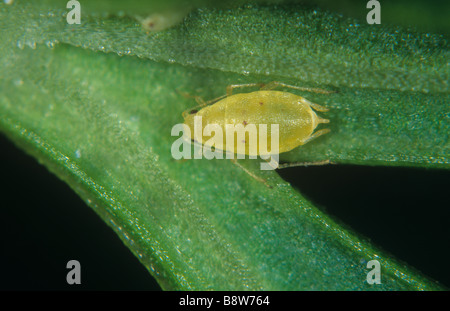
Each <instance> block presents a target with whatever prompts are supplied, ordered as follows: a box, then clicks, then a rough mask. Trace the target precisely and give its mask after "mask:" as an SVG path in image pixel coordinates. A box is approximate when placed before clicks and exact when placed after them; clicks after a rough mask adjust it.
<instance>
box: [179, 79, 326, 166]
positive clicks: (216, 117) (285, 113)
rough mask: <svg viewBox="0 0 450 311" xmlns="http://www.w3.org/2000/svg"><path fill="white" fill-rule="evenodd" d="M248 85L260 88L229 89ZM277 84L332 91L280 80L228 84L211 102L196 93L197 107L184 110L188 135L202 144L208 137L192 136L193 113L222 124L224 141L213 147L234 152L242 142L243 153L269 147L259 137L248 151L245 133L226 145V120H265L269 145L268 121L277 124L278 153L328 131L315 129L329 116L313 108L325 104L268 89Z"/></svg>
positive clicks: (324, 109) (249, 153)
mask: <svg viewBox="0 0 450 311" xmlns="http://www.w3.org/2000/svg"><path fill="white" fill-rule="evenodd" d="M251 86H260V87H261V89H260V90H259V91H255V92H251V93H239V94H234V95H233V94H232V91H233V89H235V88H241V87H251ZM277 86H282V87H288V88H293V89H297V90H302V91H310V92H316V93H322V94H328V93H332V92H331V91H325V90H321V89H312V88H301V87H296V86H292V85H287V84H284V83H280V82H271V83H269V84H267V85H263V84H241V85H231V86H229V87H228V88H227V95H225V96H222V97H219V98H217V99H214V100H212V101H210V102H207V103H205V102H203V101H202V100H201V99H200V98H199V97H196V99H197V101H198V102H199V104H200V106H199V107H198V108H199V109H196V108H194V109H190V110H187V111H185V112H184V113H183V117H184V120H185V124H186V125H187V126H188V127H189V129H190V133H191V136H192V137H191V139H193V140H195V141H197V142H199V143H202V144H208V141H209V139H210V136H202V137H201V138H200V139H196V137H194V132H195V129H194V117H196V116H201V117H202V126H203V127H205V126H207V125H209V124H218V125H219V126H220V127H221V129H222V131H223V133H224V138H223V141H220V140H219V141H218V142H217V141H216V142H215V145H214V148H215V149H219V150H224V151H228V152H232V153H236V150H237V145H238V144H245V154H246V155H265V154H264V152H261V151H260V150H261V149H262V150H268V153H270V148H267V146H264V148H260V147H261V146H260V140H259V139H257V142H258V148H255V149H253V150H256V154H255V152H251V148H249V146H248V143H249V139H247V138H248V137H247V138H246V139H245V140H242V141H237V140H236V141H235V145H234V148H231V149H230V148H227V147H229V146H227V145H226V144H225V137H226V126H225V125H226V124H232V125H233V124H234V125H238V124H242V125H243V126H248V125H251V124H255V125H258V124H267V132H268V133H267V145H268V146H270V145H271V142H270V137H271V136H270V129H271V125H272V124H278V127H279V130H278V133H279V141H278V145H279V149H278V150H279V153H283V152H287V151H290V150H292V149H294V148H296V147H298V146H301V145H304V144H306V143H308V142H310V141H311V140H313V139H315V138H317V137H319V136H321V135H323V134H326V133H328V132H329V131H330V130H329V129H321V130H318V131H316V132H314V130H315V129H316V127H317V126H318V125H319V124H321V123H328V122H329V120H327V119H323V118H321V117H319V116H318V115H317V114H316V113H315V111H314V110H316V111H321V112H325V111H328V109H327V108H325V107H322V106H320V105H317V104H314V103H312V102H310V101H308V100H307V99H305V98H303V97H302V96H299V95H295V94H292V93H289V92H282V91H274V90H271V89H273V88H275V87H277ZM201 107H203V108H201ZM200 108H201V109H200ZM313 109H314V110H313ZM258 135H259V134H258ZM200 140H201V141H200ZM322 164H323V163H322Z"/></svg>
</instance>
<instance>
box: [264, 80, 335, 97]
mask: <svg viewBox="0 0 450 311" xmlns="http://www.w3.org/2000/svg"><path fill="white" fill-rule="evenodd" d="M276 87H287V88H291V89H294V90H299V91H307V92H313V93H319V94H331V93H336V92H335V91H327V90H323V89H316V88H310V87H300V86H295V85H290V84H286V83H283V82H278V81H272V82H270V83H268V84H266V85H264V86H263V87H261V90H272V89H274V88H276Z"/></svg>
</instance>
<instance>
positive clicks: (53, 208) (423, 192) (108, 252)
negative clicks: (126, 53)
mask: <svg viewBox="0 0 450 311" xmlns="http://www.w3.org/2000/svg"><path fill="white" fill-rule="evenodd" d="M0 151H1V152H0V170H1V187H0V195H1V200H0V202H1V203H0V204H1V207H0V245H1V256H0V290H94V289H98V290H159V289H160V288H159V286H158V285H157V283H156V282H155V281H154V280H153V278H152V277H151V276H150V274H149V273H148V272H147V270H146V269H145V268H144V266H143V265H141V264H140V263H139V261H138V260H137V258H136V257H135V256H134V255H133V254H132V253H131V252H130V251H129V250H128V249H127V248H126V247H125V246H124V245H123V243H122V241H120V239H119V238H118V237H117V236H116V235H115V233H114V232H113V231H112V229H110V228H109V227H108V226H107V225H106V224H105V223H103V221H102V220H101V219H100V217H98V216H97V215H96V214H95V213H94V211H93V210H92V209H91V208H89V207H88V206H87V205H86V204H85V203H84V202H83V201H82V200H81V199H80V198H79V197H78V196H77V195H76V194H75V193H74V192H73V191H72V190H71V189H70V188H69V187H68V186H67V185H66V184H65V183H64V182H62V181H60V180H59V179H58V178H57V177H56V176H54V175H53V174H51V173H50V172H49V171H48V170H47V169H46V168H45V167H44V166H42V165H40V164H39V163H37V161H36V160H35V159H34V158H32V157H30V156H28V155H26V154H25V153H24V152H22V151H21V150H19V149H17V148H16V147H15V146H14V144H13V143H11V142H10V141H9V140H8V139H6V138H5V137H4V136H3V135H0ZM278 172H279V173H280V174H281V175H282V177H283V178H285V179H286V180H288V181H290V182H292V183H293V184H294V186H295V187H297V188H298V189H299V190H300V191H301V192H302V193H303V194H304V195H305V196H306V197H307V198H308V199H310V200H311V201H312V202H314V203H315V204H316V205H317V206H319V207H320V208H321V209H322V210H323V211H325V212H326V213H327V214H329V215H332V216H333V218H334V219H335V220H337V221H338V222H341V223H344V225H345V226H347V227H350V228H352V229H353V230H355V231H356V232H358V233H360V234H362V235H363V236H365V237H367V238H370V239H371V240H372V241H373V242H374V243H375V244H376V245H378V246H380V247H382V248H383V249H384V250H386V251H388V252H390V253H391V254H393V255H394V256H395V257H397V258H398V259H401V260H403V261H405V262H407V263H409V264H410V265H411V266H413V267H415V268H416V269H418V270H420V271H422V272H423V273H424V274H426V275H428V276H430V277H432V278H434V279H435V280H438V281H440V282H441V284H444V285H445V286H447V287H450V265H449V255H450V252H449V247H450V204H449V203H450V202H449V201H450V200H449V185H450V182H449V181H450V173H449V172H446V171H443V170H426V169H411V168H386V167H365V166H350V165H334V166H330V165H329V166H323V167H307V168H304V167H299V168H291V169H284V170H279V171H278ZM71 259H76V260H78V261H79V262H80V264H81V271H82V272H81V275H82V279H81V285H68V284H67V283H66V274H67V272H68V269H66V263H67V262H68V261H69V260H71Z"/></svg>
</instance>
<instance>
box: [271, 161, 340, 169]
mask: <svg viewBox="0 0 450 311" xmlns="http://www.w3.org/2000/svg"><path fill="white" fill-rule="evenodd" d="M327 164H332V163H331V162H330V160H323V161H314V162H293V163H283V164H279V165H278V169H282V168H288V167H296V166H313V165H314V166H317V165H327Z"/></svg>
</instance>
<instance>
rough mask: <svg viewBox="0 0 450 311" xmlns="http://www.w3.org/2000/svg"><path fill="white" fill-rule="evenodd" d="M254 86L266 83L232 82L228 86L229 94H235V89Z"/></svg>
mask: <svg viewBox="0 0 450 311" xmlns="http://www.w3.org/2000/svg"><path fill="white" fill-rule="evenodd" d="M254 86H258V87H260V88H261V87H263V86H264V83H247V84H231V85H229V86H227V96H230V95H233V90H234V89H238V88H243V87H254Z"/></svg>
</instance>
